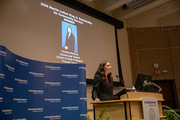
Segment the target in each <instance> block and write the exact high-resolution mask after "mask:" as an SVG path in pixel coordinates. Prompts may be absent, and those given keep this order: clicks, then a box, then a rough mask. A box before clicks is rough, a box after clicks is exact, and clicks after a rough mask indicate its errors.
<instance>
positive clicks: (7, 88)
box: [4, 86, 14, 92]
mask: <svg viewBox="0 0 180 120" xmlns="http://www.w3.org/2000/svg"><path fill="white" fill-rule="evenodd" d="M4 89H5V90H6V91H7V92H13V91H14V89H13V88H10V87H7V86H4Z"/></svg>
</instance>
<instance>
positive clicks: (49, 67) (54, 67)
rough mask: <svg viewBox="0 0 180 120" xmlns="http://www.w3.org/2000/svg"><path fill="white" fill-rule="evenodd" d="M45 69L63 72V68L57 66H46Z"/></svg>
mask: <svg viewBox="0 0 180 120" xmlns="http://www.w3.org/2000/svg"><path fill="white" fill-rule="evenodd" d="M45 68H47V69H49V70H61V67H56V66H45Z"/></svg>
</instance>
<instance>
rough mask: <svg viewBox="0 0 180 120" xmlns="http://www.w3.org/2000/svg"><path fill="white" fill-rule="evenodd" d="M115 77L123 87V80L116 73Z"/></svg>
mask: <svg viewBox="0 0 180 120" xmlns="http://www.w3.org/2000/svg"><path fill="white" fill-rule="evenodd" d="M116 77H117V78H118V79H119V82H121V83H122V84H123V86H124V87H125V84H124V81H123V80H122V79H121V78H120V77H119V76H118V75H116Z"/></svg>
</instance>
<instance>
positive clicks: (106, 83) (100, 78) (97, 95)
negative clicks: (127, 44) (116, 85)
mask: <svg viewBox="0 0 180 120" xmlns="http://www.w3.org/2000/svg"><path fill="white" fill-rule="evenodd" d="M92 98H93V100H94V101H95V102H99V101H105V100H113V99H114V96H113V78H112V73H111V65H110V63H109V62H108V61H104V62H101V63H100V64H99V67H98V69H97V71H96V73H95V75H94V84H93V90H92Z"/></svg>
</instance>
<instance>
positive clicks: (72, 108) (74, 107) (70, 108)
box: [62, 106, 79, 111]
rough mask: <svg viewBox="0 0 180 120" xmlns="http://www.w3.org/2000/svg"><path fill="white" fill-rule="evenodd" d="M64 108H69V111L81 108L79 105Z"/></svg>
mask: <svg viewBox="0 0 180 120" xmlns="http://www.w3.org/2000/svg"><path fill="white" fill-rule="evenodd" d="M62 109H64V110H69V111H72V110H79V106H72V107H70V106H69V107H62Z"/></svg>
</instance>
